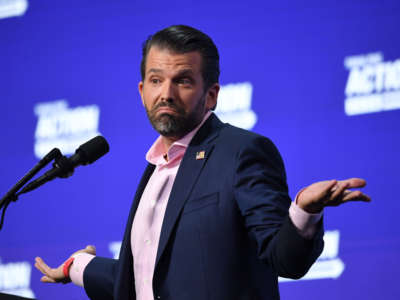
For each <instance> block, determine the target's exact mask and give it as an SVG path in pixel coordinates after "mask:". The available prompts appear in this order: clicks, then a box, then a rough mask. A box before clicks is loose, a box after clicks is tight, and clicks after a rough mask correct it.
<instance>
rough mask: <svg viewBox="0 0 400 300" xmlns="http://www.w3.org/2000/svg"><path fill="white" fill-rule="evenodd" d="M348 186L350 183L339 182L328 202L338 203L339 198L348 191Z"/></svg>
mask: <svg viewBox="0 0 400 300" xmlns="http://www.w3.org/2000/svg"><path fill="white" fill-rule="evenodd" d="M348 185H349V183H348V182H346V181H345V182H338V183H337V184H336V185H335V187H334V189H333V193H332V194H331V195H330V197H329V199H328V201H329V202H331V201H337V200H338V198H339V196H341V195H342V194H343V193H344V191H345V190H346V189H347V187H348Z"/></svg>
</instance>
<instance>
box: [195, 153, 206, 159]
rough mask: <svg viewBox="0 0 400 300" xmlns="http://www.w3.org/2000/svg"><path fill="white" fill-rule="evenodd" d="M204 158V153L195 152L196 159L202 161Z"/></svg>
mask: <svg viewBox="0 0 400 300" xmlns="http://www.w3.org/2000/svg"><path fill="white" fill-rule="evenodd" d="M205 156H206V152H205V151H199V152H196V159H204V157H205Z"/></svg>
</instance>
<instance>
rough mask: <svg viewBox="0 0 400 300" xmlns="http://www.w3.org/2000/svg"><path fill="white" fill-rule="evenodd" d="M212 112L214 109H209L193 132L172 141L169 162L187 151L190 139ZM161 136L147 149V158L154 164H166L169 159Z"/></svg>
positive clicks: (168, 153)
mask: <svg viewBox="0 0 400 300" xmlns="http://www.w3.org/2000/svg"><path fill="white" fill-rule="evenodd" d="M211 114H212V111H208V112H207V113H206V114H205V115H204V117H203V120H202V121H201V122H200V124H199V125H197V126H196V128H194V129H193V130H192V131H191V132H189V133H188V134H186V135H185V136H184V137H182V138H181V139H179V140H177V141H175V142H174V143H172V145H171V146H170V147H169V149H168V152H167V155H168V162H170V161H172V160H174V159H175V158H176V157H178V156H180V155H182V156H183V154H184V153H185V151H186V148H187V147H188V146H189V143H190V141H191V140H192V138H193V137H194V135H195V134H196V133H197V131H198V130H199V129H200V127H201V126H202V125H203V123H204V122H205V121H206V120H207V119H208V118H209V116H210V115H211ZM161 138H162V137H161V136H159V137H158V138H157V139H156V141H155V142H154V143H153V145H152V146H151V147H150V149H149V151H147V154H146V160H147V161H148V162H149V163H151V164H153V165H162V164H166V163H167V161H166V159H165V158H164V155H165V153H164V145H163V143H162V140H161Z"/></svg>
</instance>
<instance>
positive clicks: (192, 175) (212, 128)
mask: <svg viewBox="0 0 400 300" xmlns="http://www.w3.org/2000/svg"><path fill="white" fill-rule="evenodd" d="M221 127H222V123H221V122H220V121H219V120H218V118H217V117H216V116H215V115H214V114H212V115H211V116H210V117H209V119H208V120H207V121H206V122H205V123H204V124H203V126H202V127H201V128H200V130H199V131H198V132H197V134H196V135H195V137H194V138H193V140H192V141H191V143H190V145H189V147H188V149H187V150H186V152H185V155H184V157H183V159H182V162H181V164H180V166H179V170H178V173H177V175H176V178H175V182H174V185H173V187H172V190H171V194H170V196H169V200H168V204H167V208H166V211H165V215H164V220H163V225H162V228H161V235H160V240H159V244H158V251H157V258H156V267H157V264H158V262H159V260H160V257H161V256H162V254H163V252H164V250H165V247H166V245H167V243H168V240H169V238H170V236H171V232H172V231H173V228H174V226H175V224H176V222H177V220H178V218H179V215H180V213H181V211H182V208H183V206H184V204H185V202H186V201H187V199H188V198H189V196H190V194H191V192H192V190H193V187H194V185H195V183H196V182H197V179H198V177H199V175H200V173H201V171H202V169H203V168H204V166H205V164H206V163H207V160H208V158H209V157H210V155H211V154H212V150H213V148H214V140H215V138H216V137H217V136H218V133H219V130H220V129H221ZM203 155H204V157H203Z"/></svg>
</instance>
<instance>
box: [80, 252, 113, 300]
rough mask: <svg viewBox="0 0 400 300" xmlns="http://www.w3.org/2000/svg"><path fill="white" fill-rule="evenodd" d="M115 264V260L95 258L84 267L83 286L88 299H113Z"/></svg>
mask: <svg viewBox="0 0 400 300" xmlns="http://www.w3.org/2000/svg"><path fill="white" fill-rule="evenodd" d="M117 264H118V261H117V260H115V259H111V258H104V257H98V256H97V257H95V258H94V259H92V261H91V262H90V263H89V264H88V265H87V266H86V268H85V270H84V273H83V286H84V288H85V291H86V294H87V295H88V296H89V298H90V299H96V300H109V299H113V292H114V280H115V274H116V269H117Z"/></svg>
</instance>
